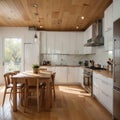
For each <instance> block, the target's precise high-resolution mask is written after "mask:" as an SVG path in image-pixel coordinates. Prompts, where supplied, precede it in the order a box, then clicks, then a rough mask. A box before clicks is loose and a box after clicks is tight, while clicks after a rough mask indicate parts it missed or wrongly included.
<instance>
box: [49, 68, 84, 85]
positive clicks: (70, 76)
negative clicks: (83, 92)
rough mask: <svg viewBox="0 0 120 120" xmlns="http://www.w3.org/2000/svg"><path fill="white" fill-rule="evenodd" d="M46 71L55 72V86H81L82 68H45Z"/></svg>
mask: <svg viewBox="0 0 120 120" xmlns="http://www.w3.org/2000/svg"><path fill="white" fill-rule="evenodd" d="M47 70H48V71H54V72H56V77H55V84H81V85H82V86H83V68H81V67H63V66H62V67H61V66H53V67H52V66H47Z"/></svg>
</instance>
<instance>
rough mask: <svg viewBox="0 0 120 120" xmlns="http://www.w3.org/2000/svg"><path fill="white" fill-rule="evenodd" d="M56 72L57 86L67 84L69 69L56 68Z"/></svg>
mask: <svg viewBox="0 0 120 120" xmlns="http://www.w3.org/2000/svg"><path fill="white" fill-rule="evenodd" d="M55 72H56V76H55V83H56V84H63V83H67V67H56V68H55Z"/></svg>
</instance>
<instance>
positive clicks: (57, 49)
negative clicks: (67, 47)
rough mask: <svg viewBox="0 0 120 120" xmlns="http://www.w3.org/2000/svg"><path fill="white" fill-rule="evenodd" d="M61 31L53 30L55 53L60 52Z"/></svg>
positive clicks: (61, 51)
mask: <svg viewBox="0 0 120 120" xmlns="http://www.w3.org/2000/svg"><path fill="white" fill-rule="evenodd" d="M62 42H63V32H55V53H57V54H62V53H63V50H62V49H63V48H62V44H63V43H62Z"/></svg>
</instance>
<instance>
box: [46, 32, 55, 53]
mask: <svg viewBox="0 0 120 120" xmlns="http://www.w3.org/2000/svg"><path fill="white" fill-rule="evenodd" d="M46 37H47V53H48V54H51V53H55V32H47V36H46Z"/></svg>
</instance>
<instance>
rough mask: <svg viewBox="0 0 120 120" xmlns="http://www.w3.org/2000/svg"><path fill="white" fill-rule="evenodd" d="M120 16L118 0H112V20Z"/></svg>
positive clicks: (119, 0) (119, 1)
mask: <svg viewBox="0 0 120 120" xmlns="http://www.w3.org/2000/svg"><path fill="white" fill-rule="evenodd" d="M118 18H120V0H113V21H115V20H117V19H118Z"/></svg>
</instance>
